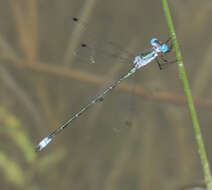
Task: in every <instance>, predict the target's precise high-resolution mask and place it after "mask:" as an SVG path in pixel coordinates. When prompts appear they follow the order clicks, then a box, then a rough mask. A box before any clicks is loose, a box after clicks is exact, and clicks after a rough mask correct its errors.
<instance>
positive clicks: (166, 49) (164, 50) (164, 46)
mask: <svg viewBox="0 0 212 190" xmlns="http://www.w3.org/2000/svg"><path fill="white" fill-rule="evenodd" d="M168 49H169V48H168V46H167V45H166V44H162V46H161V51H162V52H163V53H166V52H167V51H168Z"/></svg>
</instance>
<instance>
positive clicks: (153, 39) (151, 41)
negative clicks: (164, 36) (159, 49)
mask: <svg viewBox="0 0 212 190" xmlns="http://www.w3.org/2000/svg"><path fill="white" fill-rule="evenodd" d="M155 42H158V39H157V38H152V39H151V40H150V44H151V45H152V44H153V43H155Z"/></svg>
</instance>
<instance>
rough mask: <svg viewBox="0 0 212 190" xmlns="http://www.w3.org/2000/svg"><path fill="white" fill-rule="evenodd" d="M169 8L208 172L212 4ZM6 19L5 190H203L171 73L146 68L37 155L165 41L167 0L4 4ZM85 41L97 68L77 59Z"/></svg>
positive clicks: (0, 183)
mask: <svg viewBox="0 0 212 190" xmlns="http://www.w3.org/2000/svg"><path fill="white" fill-rule="evenodd" d="M169 6H170V9H171V11H172V16H173V20H174V24H175V28H176V32H177V37H178V40H179V43H180V47H181V49H182V54H183V59H184V62H185V67H186V71H187V74H188V78H189V82H190V86H191V89H192V93H193V97H194V99H195V103H196V108H197V112H198V116H199V121H200V126H201V127H202V128H201V130H202V133H203V137H204V142H205V145H206V150H207V153H208V159H209V162H212V151H211V147H210V144H211V142H212V140H211V137H212V129H211V123H212V117H211V110H212V88H211V85H210V81H211V79H210V78H211V69H212V64H211V61H212V54H211V52H212V38H211V33H212V27H211V19H212V14H211V13H212V2H211V1H206V0H205V1H198V0H178V1H175V0H170V1H169ZM74 16H75V17H78V18H80V19H81V20H82V23H83V27H79V25H76V24H73V22H72V17H74ZM0 20H1V22H0V135H1V136H0V189H3V190H16V189H27V190H44V189H45V190H47V189H51V190H55V189H60V190H70V189H74V190H82V189H86V190H89V189H90V190H99V189H101V190H109V189H110V190H117V189H122V190H129V189H131V190H132V189H133V190H137V189H139V190H140V189H145V190H147V189H148V190H151V189H158V190H171V189H174V190H177V189H182V188H181V187H183V186H184V185H186V184H198V183H202V181H203V174H202V168H201V165H200V160H199V155H198V151H197V146H196V142H195V138H194V134H193V128H192V123H191V120H190V116H189V113H188V108H187V105H186V102H185V98H184V95H183V89H182V86H181V84H180V79H179V76H178V69H177V65H176V64H173V65H169V66H168V67H167V68H166V69H164V70H162V71H161V70H159V69H158V66H157V65H156V64H153V63H152V64H150V65H148V66H147V67H145V68H142V69H140V70H139V71H138V72H137V73H136V74H135V75H134V76H133V77H131V78H129V79H128V80H126V81H124V82H123V83H122V84H121V85H120V86H119V87H117V88H116V89H115V90H114V91H113V92H112V94H110V95H108V96H107V97H105V99H104V101H103V102H101V103H98V104H97V105H95V106H94V107H93V108H91V109H90V110H89V111H88V112H86V113H85V114H83V115H82V116H81V117H80V118H79V119H78V120H76V121H74V122H73V123H72V127H71V128H69V129H66V130H65V131H64V132H63V133H61V134H60V135H58V136H57V137H56V138H55V139H54V140H53V141H52V143H50V145H49V146H47V148H46V149H44V151H42V152H39V153H35V152H34V149H35V147H36V145H37V143H38V142H39V141H40V140H41V139H42V138H43V137H44V136H46V135H48V134H49V133H50V132H51V131H53V130H54V129H55V128H56V127H58V126H59V125H61V124H62V123H63V122H64V121H66V120H67V119H68V118H69V117H70V116H71V114H72V113H74V112H76V111H78V110H79V109H80V108H82V106H84V105H86V104H87V103H88V102H89V101H91V100H92V97H93V96H95V95H97V94H99V93H101V91H102V90H103V89H104V88H105V87H107V86H108V85H109V84H110V83H111V82H112V81H114V80H117V79H118V78H119V77H120V75H122V74H124V73H126V72H127V71H128V68H130V67H131V66H130V62H129V61H125V59H120V57H122V56H124V57H127V55H128V54H130V55H132V57H129V58H131V59H133V56H135V55H137V54H139V53H141V52H143V51H144V50H145V49H146V48H149V40H150V39H151V38H153V37H157V38H159V39H160V40H162V41H165V40H167V39H168V37H169V36H168V30H167V25H166V23H165V19H164V15H163V12H162V7H161V4H160V1H154V0H131V1H130V0H115V1H114V0H107V1H97V0H78V1H74V0H69V1H68V0H60V1H56V0H39V1H36V0H8V1H4V0H1V1H0ZM82 42H86V43H87V42H88V43H91V44H92V46H93V47H95V48H94V54H95V56H96V57H97V61H96V63H93V64H90V61H89V59H87V58H85V59H81V58H80V56H79V53H78V52H79V51H78V50H79V48H78V47H79V44H80V43H82ZM109 42H113V44H112V45H111V43H109ZM115 44H116V45H115ZM107 52H112V53H107ZM126 52H127V53H126ZM129 52H131V53H129ZM111 54H113V55H111ZM169 57H170V59H171V60H173V59H175V58H174V55H173V54H172V55H170V56H169Z"/></svg>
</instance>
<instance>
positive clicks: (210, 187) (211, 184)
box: [161, 0, 212, 190]
mask: <svg viewBox="0 0 212 190" xmlns="http://www.w3.org/2000/svg"><path fill="white" fill-rule="evenodd" d="M161 1H162V6H163V11H164V14H165V17H166V22H167V24H168V29H169V33H170V36H171V39H172V41H173V48H174V51H175V53H176V58H177V62H178V68H179V74H180V78H181V81H182V84H183V87H184V92H185V95H186V99H187V102H188V107H189V111H190V115H191V119H192V123H193V127H194V133H195V137H196V141H197V145H198V149H199V154H200V159H201V164H202V167H203V172H204V179H205V183H206V186H207V190H212V179H211V172H210V166H209V162H208V159H207V155H206V151H205V147H204V143H203V139H202V134H201V130H200V126H199V122H198V118H197V114H196V111H195V107H194V103H193V99H192V95H191V91H190V87H189V84H188V80H187V76H186V72H185V69H184V64H183V61H182V56H181V52H180V48H179V44H178V41H177V39H176V34H175V29H174V25H173V22H172V18H171V14H170V10H169V7H168V3H167V0H161Z"/></svg>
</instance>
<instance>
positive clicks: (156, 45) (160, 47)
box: [150, 38, 169, 53]
mask: <svg viewBox="0 0 212 190" xmlns="http://www.w3.org/2000/svg"><path fill="white" fill-rule="evenodd" d="M150 44H151V46H152V48H153V49H154V50H155V51H156V52H157V53H160V52H163V53H166V52H167V51H168V50H169V47H168V45H167V44H165V43H163V44H161V42H160V41H159V40H158V39H157V38H152V39H151V40H150Z"/></svg>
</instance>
